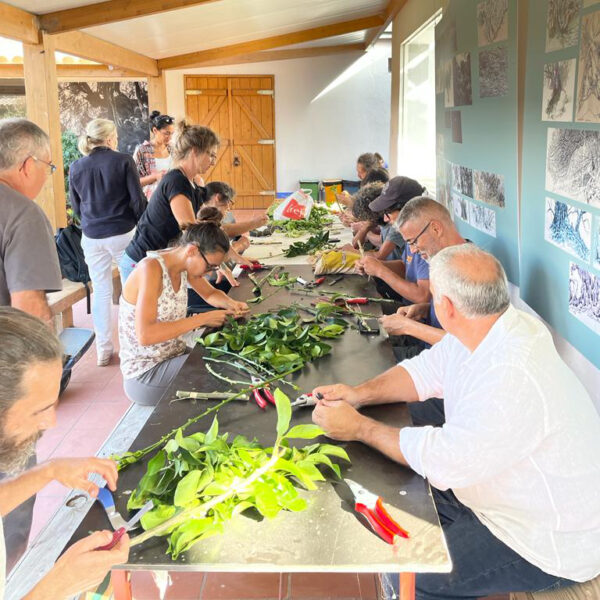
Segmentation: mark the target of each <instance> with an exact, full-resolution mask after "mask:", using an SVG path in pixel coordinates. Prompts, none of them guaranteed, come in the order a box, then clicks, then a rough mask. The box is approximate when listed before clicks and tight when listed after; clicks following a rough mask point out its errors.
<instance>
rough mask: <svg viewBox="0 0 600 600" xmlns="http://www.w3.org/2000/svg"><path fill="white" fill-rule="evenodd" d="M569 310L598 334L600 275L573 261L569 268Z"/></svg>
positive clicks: (599, 331)
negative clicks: (597, 275)
mask: <svg viewBox="0 0 600 600" xmlns="http://www.w3.org/2000/svg"><path fill="white" fill-rule="evenodd" d="M569 312H570V313H571V314H572V315H573V316H574V317H575V318H576V319H579V320H580V321H581V322H582V323H583V324H584V325H586V326H587V327H589V328H590V329H591V330H592V331H595V332H596V333H598V334H600V277H596V276H595V275H593V274H592V273H590V272H588V271H586V270H585V269H584V268H583V267H581V266H579V265H578V264H576V263H573V262H572V263H571V264H570V270H569Z"/></svg>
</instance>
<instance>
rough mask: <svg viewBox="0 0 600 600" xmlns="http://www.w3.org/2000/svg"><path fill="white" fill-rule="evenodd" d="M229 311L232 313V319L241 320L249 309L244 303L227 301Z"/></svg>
mask: <svg viewBox="0 0 600 600" xmlns="http://www.w3.org/2000/svg"><path fill="white" fill-rule="evenodd" d="M229 310H231V311H232V312H233V318H234V319H241V318H242V317H245V316H246V315H247V314H248V313H249V312H250V307H249V306H248V305H247V304H246V303H245V302H238V301H237V300H230V301H229Z"/></svg>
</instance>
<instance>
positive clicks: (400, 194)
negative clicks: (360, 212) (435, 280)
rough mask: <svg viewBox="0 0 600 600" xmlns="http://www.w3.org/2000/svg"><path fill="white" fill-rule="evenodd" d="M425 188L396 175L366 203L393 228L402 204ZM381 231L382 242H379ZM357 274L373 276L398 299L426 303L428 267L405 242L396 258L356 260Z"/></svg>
mask: <svg viewBox="0 0 600 600" xmlns="http://www.w3.org/2000/svg"><path fill="white" fill-rule="evenodd" d="M424 191H425V188H424V187H423V186H422V185H421V184H420V183H418V182H417V181H415V180H414V179H410V178H409V177H403V176H398V177H394V178H392V179H390V181H388V183H386V184H385V186H384V187H383V190H382V192H381V195H380V196H379V198H376V199H375V200H373V202H371V203H370V204H369V208H370V209H371V210H372V211H373V212H378V213H383V215H384V219H385V220H386V222H387V223H388V224H389V225H388V227H389V229H390V230H393V228H394V226H393V224H394V221H395V220H396V218H397V217H398V215H399V214H400V211H401V210H402V208H403V207H404V205H405V204H406V203H407V202H408V201H409V200H410V199H411V198H414V197H415V196H420V195H421V194H423V192H424ZM383 237H384V236H383V233H382V241H383ZM356 269H357V271H358V272H360V273H365V274H367V275H373V276H374V277H377V278H378V279H380V280H381V281H382V282H383V283H384V284H386V285H387V286H389V287H390V288H391V289H392V290H393V292H395V293H396V294H399V296H400V297H401V298H404V299H405V300H407V301H409V302H411V303H420V302H426V301H428V300H429V298H430V294H429V266H428V265H427V262H426V261H425V260H424V259H423V258H422V257H421V256H419V255H418V254H413V253H412V252H411V251H410V248H409V247H408V246H407V245H405V247H404V250H403V251H402V255H401V258H400V260H388V261H386V262H382V261H380V260H378V259H377V258H375V257H374V256H372V255H370V254H366V255H365V256H364V257H363V258H362V259H361V260H360V261H357V263H356Z"/></svg>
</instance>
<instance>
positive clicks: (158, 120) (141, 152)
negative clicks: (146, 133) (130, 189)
mask: <svg viewBox="0 0 600 600" xmlns="http://www.w3.org/2000/svg"><path fill="white" fill-rule="evenodd" d="M149 120H150V139H149V140H146V141H145V142H143V143H141V144H140V145H139V146H138V147H137V148H136V149H135V151H134V152H133V160H134V161H135V164H136V165H137V169H138V173H139V175H140V183H141V184H142V188H143V190H144V194H145V195H146V198H150V196H152V193H153V192H154V190H155V189H156V186H157V185H158V182H159V181H160V180H161V179H162V178H163V177H164V175H165V174H166V173H167V171H168V170H169V168H170V167H171V146H170V142H171V137H172V136H173V132H174V130H175V127H174V126H173V121H174V119H173V117H170V116H169V115H162V114H161V113H160V111H159V110H153V111H152V112H151V113H150V117H149Z"/></svg>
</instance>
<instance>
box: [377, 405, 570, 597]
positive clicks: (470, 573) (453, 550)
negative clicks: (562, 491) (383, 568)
mask: <svg viewBox="0 0 600 600" xmlns="http://www.w3.org/2000/svg"><path fill="white" fill-rule="evenodd" d="M409 408H410V410H411V415H412V417H413V422H414V424H415V425H433V426H441V425H443V423H444V409H443V401H442V400H440V399H439V398H432V399H430V400H427V401H425V402H415V403H414V404H409ZM431 492H432V495H433V499H434V501H435V505H436V508H437V512H438V515H439V517H440V523H441V525H442V529H443V530H444V536H445V537H446V542H447V543H448V550H449V551H450V556H451V558H452V572H450V573H430V574H428V573H423V574H418V573H417V576H416V597H417V600H475V599H476V598H480V597H482V596H491V595H493V594H504V593H509V592H539V591H542V590H551V589H558V588H560V587H566V586H568V585H572V584H574V583H575V582H573V581H570V580H568V579H564V578H561V577H556V576H555V575H549V574H548V573H545V572H544V571H542V570H541V569H539V568H538V567H536V566H534V565H532V564H531V563H529V562H528V561H526V560H525V559H524V558H523V557H522V556H521V555H519V554H517V553H516V552H515V551H514V550H512V549H511V548H509V547H508V546H507V545H506V544H504V543H503V542H501V541H500V540H499V539H498V538H497V537H495V536H494V535H493V534H492V532H491V531H490V530H489V529H488V528H487V527H486V526H485V525H483V523H481V521H480V520H479V519H478V518H477V517H476V516H475V514H474V513H473V511H472V510H471V509H470V508H467V507H466V506H465V505H464V504H462V503H461V502H459V500H458V499H457V498H456V496H455V495H454V493H453V492H452V491H451V490H448V491H445V492H442V491H440V490H438V489H436V488H433V487H432V488H431ZM382 587H383V588H384V592H385V596H384V597H385V598H394V594H395V597H396V598H397V597H398V587H399V582H398V575H385V576H383V577H382Z"/></svg>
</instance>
